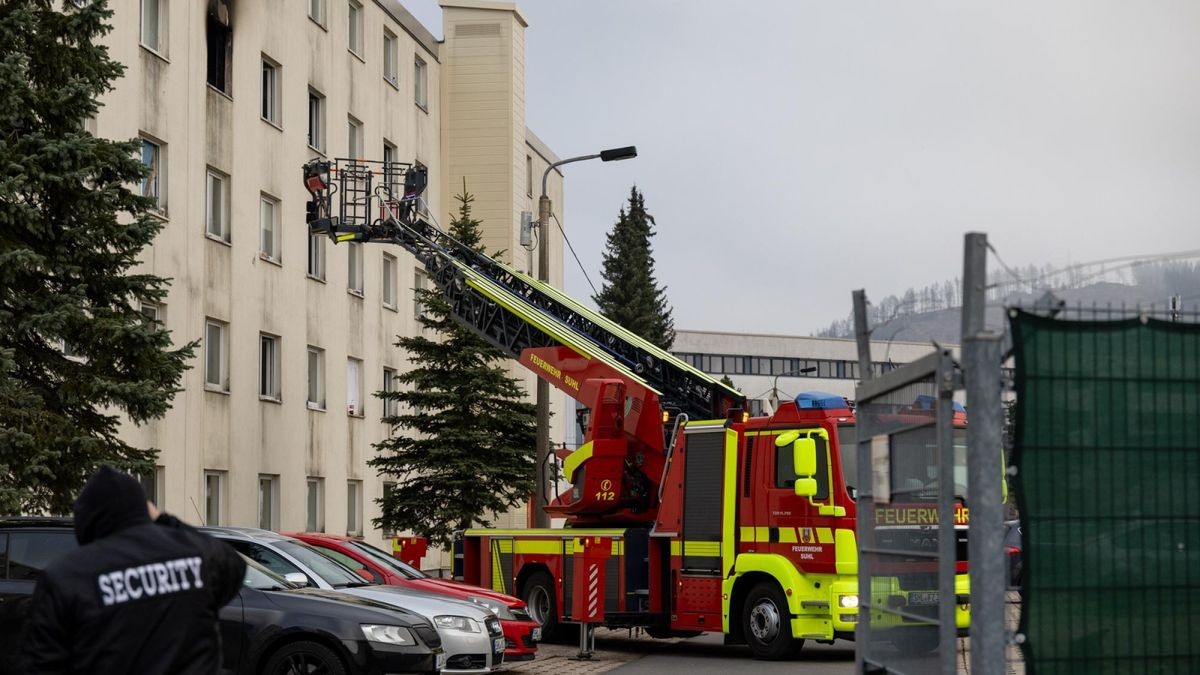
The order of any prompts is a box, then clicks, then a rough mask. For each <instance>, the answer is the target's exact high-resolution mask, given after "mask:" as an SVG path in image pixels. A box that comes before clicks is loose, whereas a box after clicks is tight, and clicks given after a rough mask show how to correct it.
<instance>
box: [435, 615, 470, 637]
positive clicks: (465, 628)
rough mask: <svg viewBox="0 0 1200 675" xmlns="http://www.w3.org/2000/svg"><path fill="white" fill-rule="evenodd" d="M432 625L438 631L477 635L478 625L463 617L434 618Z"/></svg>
mask: <svg viewBox="0 0 1200 675" xmlns="http://www.w3.org/2000/svg"><path fill="white" fill-rule="evenodd" d="M433 625H435V626H437V627H438V628H439V629H441V628H445V629H448V630H457V631H462V632H464V633H478V632H479V624H478V623H476V622H475V620H474V619H470V618H467V617H465V616H450V615H444V616H435V617H433Z"/></svg>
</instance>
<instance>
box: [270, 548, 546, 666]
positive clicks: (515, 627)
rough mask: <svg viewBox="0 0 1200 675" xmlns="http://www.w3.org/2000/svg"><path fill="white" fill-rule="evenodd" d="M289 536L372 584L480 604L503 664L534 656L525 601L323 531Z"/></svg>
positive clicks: (536, 628)
mask: <svg viewBox="0 0 1200 675" xmlns="http://www.w3.org/2000/svg"><path fill="white" fill-rule="evenodd" d="M291 536H293V537H295V538H297V539H299V540H301V541H303V542H305V543H307V544H309V545H311V546H314V547H316V548H319V549H321V551H322V552H323V553H325V554H326V555H329V556H332V557H333V558H334V559H335V560H337V561H338V562H340V563H342V564H343V565H345V566H346V567H349V568H350V569H352V570H354V572H356V573H357V574H358V575H359V576H362V577H363V578H364V579H367V580H368V581H371V582H372V583H379V584H387V585H390V586H399V587H401V588H410V589H414V590H419V591H425V592H428V593H436V594H438V595H445V596H447V597H451V598H456V599H459V600H469V601H471V602H474V603H477V604H480V605H483V606H484V607H486V608H487V609H489V610H491V611H492V612H494V613H495V614H496V616H498V617H500V626H501V627H502V628H503V629H504V638H505V650H504V660H505V661H528V660H531V659H533V658H534V656H535V655H536V653H537V643H538V642H539V641H541V639H542V628H541V625H540V624H538V622H537V621H534V620H533V618H532V617H530V616H529V612H528V610H527V609H526V607H525V601H524V600H521V599H520V598H516V597H513V596H511V595H506V594H504V593H497V592H496V591H493V590H491V589H488V588H482V587H479V586H472V585H469V584H464V583H460V582H457V581H452V580H450V579H435V578H433V577H430V576H429V575H427V574H425V573H424V572H422V571H421V570H418V569H416V568H415V567H413V566H412V565H409V564H407V563H405V562H403V561H401V560H397V559H396V558H395V557H393V556H391V555H388V554H387V553H386V552H384V551H381V550H380V549H378V548H375V547H374V546H372V545H370V544H368V543H366V542H364V541H359V540H357V539H352V538H350V537H341V536H338V535H333V534H325V533H323V532H300V533H296V534H292V535H291Z"/></svg>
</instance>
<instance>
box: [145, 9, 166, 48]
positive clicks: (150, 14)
mask: <svg viewBox="0 0 1200 675" xmlns="http://www.w3.org/2000/svg"><path fill="white" fill-rule="evenodd" d="M162 18H163V17H162V0H142V27H141V29H142V31H141V32H142V35H141V40H142V46H143V47H147V48H149V49H153V50H154V51H156V52H161V51H163V47H164V45H163V44H162V43H161V42H160V40H159V37H160V35H161V34H162V28H163V26H162Z"/></svg>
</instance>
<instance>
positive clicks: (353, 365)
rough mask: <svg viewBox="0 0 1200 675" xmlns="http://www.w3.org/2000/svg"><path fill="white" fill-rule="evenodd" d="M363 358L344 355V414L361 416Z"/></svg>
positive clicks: (362, 411) (363, 412) (362, 412)
mask: <svg viewBox="0 0 1200 675" xmlns="http://www.w3.org/2000/svg"><path fill="white" fill-rule="evenodd" d="M363 408H364V406H363V360H362V359H357V358H354V357H353V356H349V357H346V414H347V415H349V416H351V417H363V416H364V415H365V411H364V409H363Z"/></svg>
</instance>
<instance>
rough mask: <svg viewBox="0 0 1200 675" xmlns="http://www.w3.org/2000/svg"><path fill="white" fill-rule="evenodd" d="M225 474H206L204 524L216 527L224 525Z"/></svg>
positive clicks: (210, 472)
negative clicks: (222, 517)
mask: <svg viewBox="0 0 1200 675" xmlns="http://www.w3.org/2000/svg"><path fill="white" fill-rule="evenodd" d="M224 493H225V472H224V471H205V472H204V524H205V525H208V526H209V527H214V526H217V525H220V524H221V523H222V519H221V514H222V513H223V512H224V510H225V509H224V506H225V505H224V501H223V500H224V499H225V494H224Z"/></svg>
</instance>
